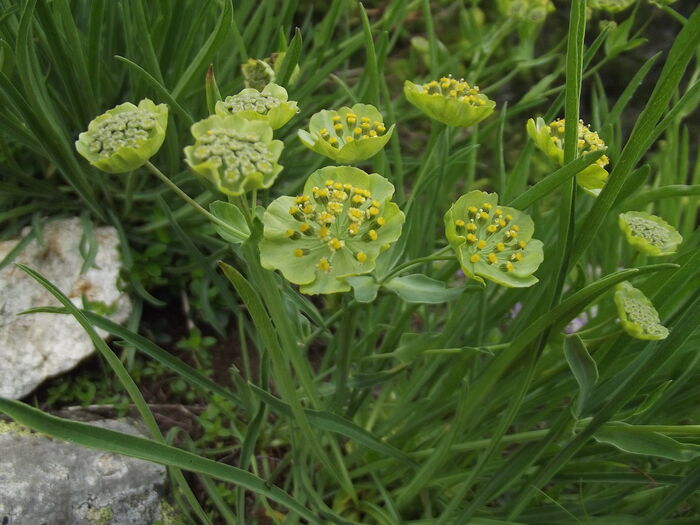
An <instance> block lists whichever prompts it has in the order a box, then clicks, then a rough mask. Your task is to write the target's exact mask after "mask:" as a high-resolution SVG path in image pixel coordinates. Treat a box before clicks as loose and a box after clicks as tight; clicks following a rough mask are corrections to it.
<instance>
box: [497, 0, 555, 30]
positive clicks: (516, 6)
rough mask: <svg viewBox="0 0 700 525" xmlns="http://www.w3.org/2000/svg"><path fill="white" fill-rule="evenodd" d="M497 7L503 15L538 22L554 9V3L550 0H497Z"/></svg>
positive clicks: (542, 20)
mask: <svg viewBox="0 0 700 525" xmlns="http://www.w3.org/2000/svg"><path fill="white" fill-rule="evenodd" d="M498 8H499V9H500V11H501V12H502V13H503V14H504V15H507V16H512V17H513V18H516V19H517V20H522V21H524V22H532V23H535V24H539V23H542V22H544V20H545V18H547V13H550V12H552V11H554V4H553V3H552V2H551V0H498Z"/></svg>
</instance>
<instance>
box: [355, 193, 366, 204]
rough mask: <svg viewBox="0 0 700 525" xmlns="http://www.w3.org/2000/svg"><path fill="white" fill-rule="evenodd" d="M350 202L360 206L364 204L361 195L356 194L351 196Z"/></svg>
mask: <svg viewBox="0 0 700 525" xmlns="http://www.w3.org/2000/svg"><path fill="white" fill-rule="evenodd" d="M352 202H354V203H355V204H362V203H363V202H365V198H364V197H363V196H362V195H359V194H357V193H356V194H355V195H353V196H352Z"/></svg>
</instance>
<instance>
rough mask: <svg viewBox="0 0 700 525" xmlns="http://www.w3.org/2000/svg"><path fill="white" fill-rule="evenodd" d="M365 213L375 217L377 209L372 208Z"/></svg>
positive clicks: (377, 212) (377, 213)
mask: <svg viewBox="0 0 700 525" xmlns="http://www.w3.org/2000/svg"><path fill="white" fill-rule="evenodd" d="M367 213H369V216H370V217H376V216H377V215H379V208H375V207H374V206H372V207H371V208H370V209H369V210H367Z"/></svg>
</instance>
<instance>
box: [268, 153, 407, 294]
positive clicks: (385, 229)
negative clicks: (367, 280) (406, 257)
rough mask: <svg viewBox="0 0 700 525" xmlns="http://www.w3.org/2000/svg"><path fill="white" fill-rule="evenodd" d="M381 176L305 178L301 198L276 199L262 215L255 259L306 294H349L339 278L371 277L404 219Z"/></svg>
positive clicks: (346, 171)
mask: <svg viewBox="0 0 700 525" xmlns="http://www.w3.org/2000/svg"><path fill="white" fill-rule="evenodd" d="M393 194H394V186H393V185H392V184H391V183H390V182H389V181H387V180H386V179H385V178H384V177H382V176H380V175H378V174H376V173H372V174H371V175H370V174H367V173H365V172H364V171H362V170H360V169H358V168H353V167H350V166H342V167H327V168H322V169H320V170H317V171H315V172H314V173H312V174H311V176H309V178H308V179H307V181H306V184H305V185H304V190H303V193H302V194H301V195H298V196H296V197H279V198H278V199H276V200H275V201H273V202H272V203H271V204H270V206H269V207H268V208H267V211H265V214H264V217H263V224H264V231H263V240H262V241H261V243H260V260H261V263H262V265H263V266H264V267H265V268H267V269H270V270H280V271H281V272H282V274H283V275H284V277H285V278H286V279H287V280H288V281H290V282H292V283H295V284H299V285H301V288H300V289H301V291H302V292H303V293H307V294H319V293H324V294H328V293H335V292H345V291H348V290H350V285H349V284H348V283H347V282H346V281H345V279H344V278H345V277H350V276H355V275H361V274H366V273H369V272H371V271H372V270H373V269H374V267H375V263H376V259H377V256H378V255H379V253H380V252H381V251H382V250H384V249H386V248H388V246H389V245H390V244H391V243H393V242H395V241H396V240H397V239H398V238H399V236H400V235H401V227H402V225H403V222H404V214H403V213H402V212H401V210H400V209H399V207H398V206H397V205H396V204H394V203H393V202H391V196H392V195H393Z"/></svg>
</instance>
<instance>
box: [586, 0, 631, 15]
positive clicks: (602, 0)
mask: <svg viewBox="0 0 700 525" xmlns="http://www.w3.org/2000/svg"><path fill="white" fill-rule="evenodd" d="M636 1H637V0H588V7H590V8H591V9H602V10H603V11H607V12H609V13H619V12H620V11H624V10H625V9H627V8H628V7H629V6H631V5H632V4H634V3H635V2H636Z"/></svg>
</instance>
